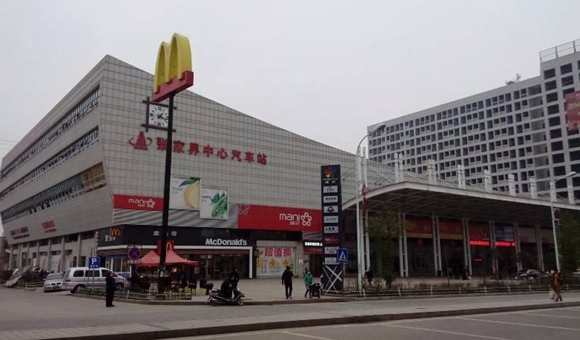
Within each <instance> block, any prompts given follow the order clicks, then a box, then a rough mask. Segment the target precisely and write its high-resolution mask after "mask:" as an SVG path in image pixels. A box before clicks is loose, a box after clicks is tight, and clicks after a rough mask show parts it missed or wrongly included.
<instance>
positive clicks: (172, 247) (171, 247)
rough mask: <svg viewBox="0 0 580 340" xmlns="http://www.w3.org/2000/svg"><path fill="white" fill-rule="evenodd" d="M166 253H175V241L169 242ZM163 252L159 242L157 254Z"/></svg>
mask: <svg viewBox="0 0 580 340" xmlns="http://www.w3.org/2000/svg"><path fill="white" fill-rule="evenodd" d="M165 251H166V252H167V251H175V240H167V243H166V244H165ZM160 252H161V240H157V254H159V253H160Z"/></svg>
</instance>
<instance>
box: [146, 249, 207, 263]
mask: <svg viewBox="0 0 580 340" xmlns="http://www.w3.org/2000/svg"><path fill="white" fill-rule="evenodd" d="M165 264H167V265H174V264H185V265H188V266H197V265H198V264H199V263H198V262H197V261H191V260H186V259H184V258H183V257H181V256H179V255H177V254H176V253H175V252H174V251H173V250H168V251H167V254H166V256H165ZM136 265H137V266H139V267H159V255H158V254H157V253H156V252H155V251H154V250H151V251H150V252H148V253H147V254H146V255H145V256H143V257H142V258H140V259H139V260H138V263H137V264H136Z"/></svg>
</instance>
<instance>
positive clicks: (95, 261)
mask: <svg viewBox="0 0 580 340" xmlns="http://www.w3.org/2000/svg"><path fill="white" fill-rule="evenodd" d="M100 266H101V258H100V257H89V268H90V269H97V268H99V267H100Z"/></svg>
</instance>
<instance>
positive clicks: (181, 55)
mask: <svg viewBox="0 0 580 340" xmlns="http://www.w3.org/2000/svg"><path fill="white" fill-rule="evenodd" d="M153 82H154V83H153V94H152V95H151V100H153V101H154V102H161V101H163V100H165V99H167V98H168V97H169V96H170V95H171V94H175V93H178V92H181V91H183V90H185V89H186V88H188V87H190V86H192V85H193V66H192V62H191V47H190V45H189V39H188V38H187V37H186V36H184V35H181V34H177V33H175V34H173V36H172V37H171V41H170V42H169V43H167V42H165V41H164V42H162V43H161V45H160V46H159V52H157V62H156V64H155V77H154V81H153Z"/></svg>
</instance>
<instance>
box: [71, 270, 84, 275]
mask: <svg viewBox="0 0 580 340" xmlns="http://www.w3.org/2000/svg"><path fill="white" fill-rule="evenodd" d="M83 274H84V271H82V270H75V272H74V273H73V277H83Z"/></svg>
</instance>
